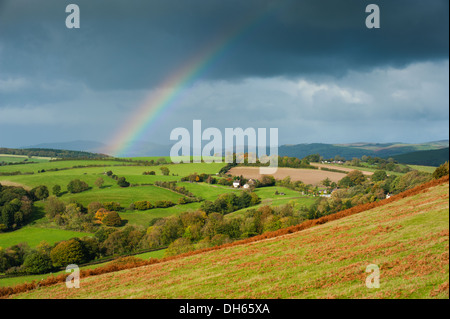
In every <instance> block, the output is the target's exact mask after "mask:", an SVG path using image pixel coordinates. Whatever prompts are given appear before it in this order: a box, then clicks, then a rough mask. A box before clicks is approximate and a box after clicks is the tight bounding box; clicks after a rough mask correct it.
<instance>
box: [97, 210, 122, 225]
mask: <svg viewBox="0 0 450 319" xmlns="http://www.w3.org/2000/svg"><path fill="white" fill-rule="evenodd" d="M102 223H103V224H104V225H105V226H112V227H117V226H120V225H122V219H121V218H120V216H119V214H118V213H117V212H115V211H112V212H108V214H106V216H105V217H104V218H103V220H102Z"/></svg>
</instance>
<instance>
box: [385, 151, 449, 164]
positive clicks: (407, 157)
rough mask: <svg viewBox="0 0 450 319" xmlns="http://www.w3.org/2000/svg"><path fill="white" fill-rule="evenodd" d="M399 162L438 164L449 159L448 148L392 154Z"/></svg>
mask: <svg viewBox="0 0 450 319" xmlns="http://www.w3.org/2000/svg"><path fill="white" fill-rule="evenodd" d="M392 158H393V159H395V160H396V161H397V162H399V163H404V164H410V165H427V166H439V165H441V164H443V163H445V162H447V161H448V160H449V148H448V147H446V148H442V149H438V150H430V151H417V152H412V153H406V154H400V155H395V156H392Z"/></svg>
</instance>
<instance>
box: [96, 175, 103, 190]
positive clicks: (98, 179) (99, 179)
mask: <svg viewBox="0 0 450 319" xmlns="http://www.w3.org/2000/svg"><path fill="white" fill-rule="evenodd" d="M104 183H105V181H104V180H103V178H101V177H99V178H97V179H96V180H95V186H97V187H98V188H102V186H103V184H104Z"/></svg>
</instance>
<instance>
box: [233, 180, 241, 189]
mask: <svg viewBox="0 0 450 319" xmlns="http://www.w3.org/2000/svg"><path fill="white" fill-rule="evenodd" d="M239 185H241V182H240V181H234V182H233V187H235V188H237V187H239Z"/></svg>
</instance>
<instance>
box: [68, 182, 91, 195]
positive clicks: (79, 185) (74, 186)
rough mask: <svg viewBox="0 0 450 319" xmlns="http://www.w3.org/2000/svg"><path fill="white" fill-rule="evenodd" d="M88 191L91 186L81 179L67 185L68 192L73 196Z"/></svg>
mask: <svg viewBox="0 0 450 319" xmlns="http://www.w3.org/2000/svg"><path fill="white" fill-rule="evenodd" d="M88 189H89V185H88V184H87V183H86V182H83V181H81V180H79V179H74V180H73V181H70V183H69V184H68V185H67V190H68V191H69V192H70V193H72V194H76V193H81V192H84V191H86V190H88Z"/></svg>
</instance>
